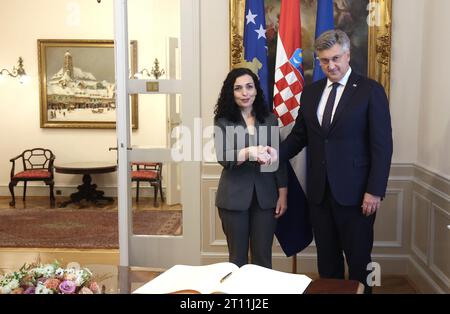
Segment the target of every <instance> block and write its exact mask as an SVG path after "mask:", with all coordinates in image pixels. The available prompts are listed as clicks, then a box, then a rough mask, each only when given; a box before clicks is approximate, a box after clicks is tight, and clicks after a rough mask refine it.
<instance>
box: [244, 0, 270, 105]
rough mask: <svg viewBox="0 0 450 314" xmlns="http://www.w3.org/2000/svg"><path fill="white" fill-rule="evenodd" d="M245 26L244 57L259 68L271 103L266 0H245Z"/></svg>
mask: <svg viewBox="0 0 450 314" xmlns="http://www.w3.org/2000/svg"><path fill="white" fill-rule="evenodd" d="M244 23H245V26H244V59H245V61H247V62H250V63H252V64H253V67H252V68H254V69H258V73H255V74H258V77H259V81H260V83H261V88H262V90H263V92H264V99H265V100H266V103H267V104H268V105H269V107H270V109H272V108H271V107H272V106H271V105H272V102H270V103H269V99H268V97H269V93H268V92H269V84H268V77H269V71H268V67H267V39H266V18H265V13H264V0H246V1H245V21H244Z"/></svg>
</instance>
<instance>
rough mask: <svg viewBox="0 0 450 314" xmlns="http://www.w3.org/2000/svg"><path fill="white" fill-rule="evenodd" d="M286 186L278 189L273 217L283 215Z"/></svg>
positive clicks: (285, 202)
mask: <svg viewBox="0 0 450 314" xmlns="http://www.w3.org/2000/svg"><path fill="white" fill-rule="evenodd" d="M287 193H288V189H287V188H279V189H278V200H277V207H275V218H280V217H281V216H283V215H284V213H285V212H286V209H287Z"/></svg>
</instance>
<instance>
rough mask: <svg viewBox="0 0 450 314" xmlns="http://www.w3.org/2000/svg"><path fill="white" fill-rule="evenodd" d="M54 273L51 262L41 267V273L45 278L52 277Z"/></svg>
mask: <svg viewBox="0 0 450 314" xmlns="http://www.w3.org/2000/svg"><path fill="white" fill-rule="evenodd" d="M54 274H55V267H54V266H53V265H52V264H49V265H46V266H45V267H44V269H43V275H44V276H45V277H46V278H50V277H53V275H54Z"/></svg>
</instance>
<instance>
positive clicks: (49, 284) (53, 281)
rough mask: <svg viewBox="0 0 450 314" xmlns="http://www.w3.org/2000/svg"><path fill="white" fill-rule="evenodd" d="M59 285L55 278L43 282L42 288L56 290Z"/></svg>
mask: <svg viewBox="0 0 450 314" xmlns="http://www.w3.org/2000/svg"><path fill="white" fill-rule="evenodd" d="M59 284H60V281H59V280H58V279H56V278H50V279H47V280H46V281H45V282H44V286H45V287H46V288H47V289H52V290H58V286H59Z"/></svg>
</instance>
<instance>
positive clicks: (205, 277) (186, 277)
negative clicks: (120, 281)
mask: <svg viewBox="0 0 450 314" xmlns="http://www.w3.org/2000/svg"><path fill="white" fill-rule="evenodd" d="M237 269H238V267H237V266H236V265H235V264H233V263H217V264H211V265H203V266H189V265H175V266H173V267H172V268H169V269H168V270H166V271H165V272H164V273H162V274H161V275H159V276H158V277H156V278H155V279H153V280H151V281H149V282H148V283H146V284H145V285H143V286H142V287H140V288H138V289H136V290H135V291H134V292H133V293H142V294H163V293H173V292H176V291H180V290H195V291H198V292H199V293H205V294H206V293H211V292H213V291H217V290H218V287H219V284H220V279H222V278H223V277H224V276H226V275H227V274H229V273H230V272H233V271H236V270H237Z"/></svg>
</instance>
